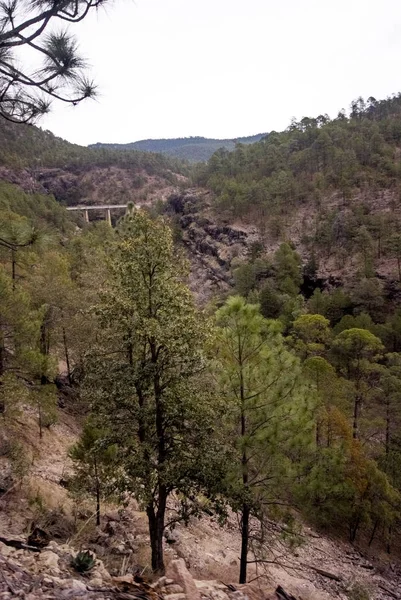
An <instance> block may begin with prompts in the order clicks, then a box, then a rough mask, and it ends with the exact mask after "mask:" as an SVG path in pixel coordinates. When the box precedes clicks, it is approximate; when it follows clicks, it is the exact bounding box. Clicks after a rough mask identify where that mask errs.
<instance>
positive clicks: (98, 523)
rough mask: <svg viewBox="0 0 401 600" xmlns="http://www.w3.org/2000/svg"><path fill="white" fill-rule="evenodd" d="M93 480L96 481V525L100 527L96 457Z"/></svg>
mask: <svg viewBox="0 0 401 600" xmlns="http://www.w3.org/2000/svg"><path fill="white" fill-rule="evenodd" d="M94 467H95V479H96V525H97V526H99V525H100V481H99V475H98V472H97V461H96V456H95V457H94Z"/></svg>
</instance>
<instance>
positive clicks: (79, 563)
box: [71, 550, 96, 573]
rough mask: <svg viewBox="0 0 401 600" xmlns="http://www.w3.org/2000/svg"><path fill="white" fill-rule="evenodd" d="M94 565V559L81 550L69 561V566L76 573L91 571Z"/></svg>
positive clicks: (87, 552) (91, 555) (88, 553)
mask: <svg viewBox="0 0 401 600" xmlns="http://www.w3.org/2000/svg"><path fill="white" fill-rule="evenodd" d="M95 564H96V561H95V557H94V556H93V554H91V553H90V552H89V550H86V551H85V552H83V551H82V550H81V551H80V552H78V553H77V554H76V556H75V557H74V558H73V559H72V561H71V566H72V567H73V568H74V569H75V570H76V571H78V573H87V572H88V571H90V570H91V569H93V567H94V566H95Z"/></svg>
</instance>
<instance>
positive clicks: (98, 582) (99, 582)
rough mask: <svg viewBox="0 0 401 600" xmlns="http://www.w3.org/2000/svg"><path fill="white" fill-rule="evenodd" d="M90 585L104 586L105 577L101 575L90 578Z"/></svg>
mask: <svg viewBox="0 0 401 600" xmlns="http://www.w3.org/2000/svg"><path fill="white" fill-rule="evenodd" d="M89 585H90V586H91V587H102V586H103V579H100V577H93V579H90V580H89Z"/></svg>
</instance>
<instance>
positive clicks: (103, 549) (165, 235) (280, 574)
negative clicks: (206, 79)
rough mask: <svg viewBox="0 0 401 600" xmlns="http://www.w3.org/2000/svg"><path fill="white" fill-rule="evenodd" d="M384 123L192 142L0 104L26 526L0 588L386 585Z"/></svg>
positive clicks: (1, 487)
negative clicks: (39, 541)
mask: <svg viewBox="0 0 401 600" xmlns="http://www.w3.org/2000/svg"><path fill="white" fill-rule="evenodd" d="M400 123H401V99H400V95H397V96H393V97H391V98H387V99H386V100H382V101H376V100H375V99H374V98H370V99H369V100H368V101H367V102H365V101H363V100H362V99H358V101H355V103H354V104H353V110H352V111H351V113H350V114H349V115H345V114H342V113H340V114H339V115H338V116H337V117H336V118H335V119H329V118H328V117H327V116H325V115H323V116H322V115H320V116H319V117H317V118H316V119H312V118H310V119H309V118H308V119H306V118H304V119H302V120H301V121H299V122H296V121H292V122H291V124H290V126H289V127H288V128H287V129H286V130H285V131H283V132H281V133H277V132H271V133H270V134H269V135H268V136H267V137H263V138H262V139H257V140H255V141H254V140H247V142H246V143H243V142H241V141H240V140H238V141H237V142H236V143H235V144H234V145H233V147H232V148H231V147H230V150H227V149H224V148H223V149H217V151H216V152H215V153H214V154H212V155H211V157H210V159H209V160H208V162H196V163H194V164H189V163H188V161H182V160H177V158H176V157H171V156H166V155H162V154H152V153H148V152H147V151H145V150H140V151H138V150H135V149H132V148H131V147H129V148H127V149H119V148H117V147H114V146H112V147H107V146H106V147H105V146H99V145H95V147H91V148H85V147H81V146H76V145H73V144H69V143H68V142H66V141H64V140H61V139H59V138H56V137H55V136H53V135H52V134H51V133H50V132H46V131H43V130H41V129H39V128H36V127H33V126H24V125H20V124H10V123H8V122H3V121H0V135H1V137H2V146H1V150H0V178H1V182H0V408H1V415H0V417H1V424H0V507H1V513H0V537H1V538H3V539H5V540H6V542H7V541H9V540H17V541H19V543H20V544H26V539H27V536H28V535H29V534H30V533H32V531H35V528H38V529H39V530H40V531H41V532H44V534H43V535H46V536H47V537H48V538H49V539H47V541H46V545H45V546H44V548H43V549H42V550H40V548H36V550H40V552H39V551H38V552H36V551H34V550H32V548H22V549H21V548H19V549H18V548H15V547H14V546H12V545H11V546H8V545H7V543H5V542H4V543H3V542H2V543H1V544H0V557H1V558H0V567H1V572H2V573H3V575H4V577H3V584H4V585H3V584H2V583H0V586H1V585H3V588H4V589H2V588H1V587H0V590H1V594H3V595H2V596H1V597H4V598H9V597H13V594H14V596H15V594H16V592H15V590H20V591H21V594H20V595H21V596H22V597H26V598H27V600H28V599H29V600H31V599H32V600H33V599H34V598H36V597H38V598H41V597H43V598H58V597H60V598H64V597H65V598H69V597H71V598H74V597H83V598H85V597H88V598H121V599H128V598H157V597H159V598H160V597H163V598H167V599H168V598H170V600H184V598H185V600H190V598H191V600H193V599H194V598H196V597H198V598H199V599H200V598H202V599H209V600H213V599H214V600H227V599H228V600H234V599H236V600H244V599H245V598H248V599H249V600H252V599H254V600H259V599H260V600H262V599H263V600H265V599H266V597H268V598H272V599H273V598H274V600H276V599H279V600H288V598H290V600H293V598H295V599H296V600H301V599H302V600H318V599H319V600H329V599H331V598H333V599H334V598H340V599H341V600H346V599H348V600H373V599H377V600H391V599H393V598H399V597H401V596H400V592H399V589H400V581H401V580H400V572H401V571H400V569H401V567H400V545H399V531H400V527H401V479H400V473H401V471H400V465H401V444H400V439H401V411H400V398H401V309H400V302H401V274H400V273H401V272H400V261H401V241H400V240H401V237H400V236H401V206H400V202H401V201H400V198H401V196H400V193H401V192H400V190H401V186H400V181H401V168H400V165H401V163H400V143H401V142H400V134H399V132H400V130H401V125H400ZM260 137H261V136H260ZM248 142H249V143H248ZM129 146H131V145H129ZM180 158H184V159H189V160H190V156H181V154H180ZM109 204H112V205H119V204H123V205H124V206H127V211H125V210H121V214H119V213H118V212H116V213H114V212H112V214H111V223H109V222H107V220H105V215H104V214H103V213H104V211H102V210H100V207H102V206H104V205H109ZM78 206H79V207H83V210H84V211H85V206H91V207H93V206H99V211H96V210H93V211H92V210H91V216H90V219H89V222H86V219H85V218H84V217H85V213H84V212H83V213H82V212H80V211H67V210H66V207H69V208H74V207H78ZM110 225H112V226H110ZM10 548H11V549H10ZM46 548H47V550H46ZM80 550H88V551H89V552H92V553H94V554H95V555H96V557H97V559H99V560H100V561H102V562H101V563H98V564H97V566H96V567H94V566H93V565H92V566H91V568H90V569H88V573H87V574H86V575H82V574H79V571H76V570H74V567H72V566H71V564H70V563H71V557H72V559H74V557H76V555H77V553H79V551H80ZM53 554H54V555H56V556H53ZM47 559H48V560H47ZM97 559H96V560H97ZM46 560H47V562H46ZM175 561H178V562H175ZM180 561H181V562H180ZM182 561H183V562H182ZM73 562H74V560H73ZM92 569H94V571H93V573H92V575H91V574H90V573H91V570H92ZM165 569H167V579H171V582H170V583H169V584H166V582H165V580H163V579H161V580H160V577H162V576H163V572H164V570H165ZM182 569H184V571H182ZM187 569H188V571H187ZM152 572H153V573H154V574H152ZM183 572H184V574H185V577H184V575H183ZM18 573H21V577H20V583H19V582H18V577H17V575H16V574H18ZM169 573H170V574H171V577H170V576H169ZM139 576H140V579H138V577H139ZM124 577H125V578H126V579H125V580H124ZM135 577H137V580H136V579H135ZM143 577H144V579H145V581H142V578H143ZM118 578H120V580H119V579H118ZM180 578H181V579H180ZM184 579H185V581H186V584H185V585H188V586H189V587H188V589H192V590H193V591H192V592H188V590H187V589H186V588H185V585H184V584H183V581H184ZM238 579H241V583H240V584H239V583H237V581H238ZM158 581H159V583H157V582H158ZM7 582H8V583H7ZM74 582H75V583H74ZM21 586H22V587H21ZM124 586H126V587H124ZM141 586H142V587H141ZM147 586H148V587H147ZM149 586H153V587H149ZM169 586H172V587H171V588H170V591H169V589H168V588H169ZM174 586H176V587H174ZM177 586H178V587H177ZM191 586H192V587H191ZM280 586H281V590H282V591H280ZM12 590H14V591H12ZM72 590H73V591H72ZM171 590H173V591H171ZM174 590H175V591H174ZM177 590H178V591H177ZM180 590H181V591H180ZM194 590H195V591H194ZM22 591H23V594H25V596H23V595H22ZM18 593H19V592H18ZM191 593H193V594H195V596H193V597H191V595H190V594H191ZM7 594H8V595H7ZM74 594H75V595H74ZM280 594H281V595H280Z"/></svg>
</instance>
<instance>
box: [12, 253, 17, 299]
mask: <svg viewBox="0 0 401 600" xmlns="http://www.w3.org/2000/svg"><path fill="white" fill-rule="evenodd" d="M15 269H16V258H15V249H14V248H12V249H11V279H12V282H13V291H15V280H16V270H15Z"/></svg>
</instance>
